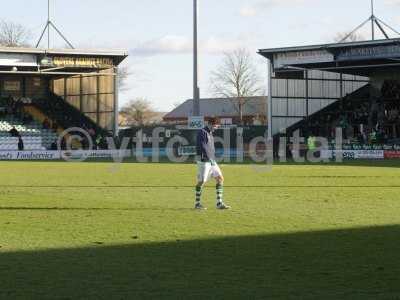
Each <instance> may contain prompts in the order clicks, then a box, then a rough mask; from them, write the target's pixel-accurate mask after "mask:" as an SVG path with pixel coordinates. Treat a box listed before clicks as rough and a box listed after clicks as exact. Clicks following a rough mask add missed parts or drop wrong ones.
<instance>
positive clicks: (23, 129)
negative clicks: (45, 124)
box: [0, 115, 57, 151]
mask: <svg viewBox="0 0 400 300" xmlns="http://www.w3.org/2000/svg"><path fill="white" fill-rule="evenodd" d="M12 128H15V129H16V130H17V131H18V134H19V135H20V136H21V139H22V141H23V144H24V150H46V149H50V148H51V145H52V143H54V142H55V141H56V140H57V134H56V133H55V132H54V131H53V130H51V129H43V128H42V125H41V124H40V123H38V122H36V121H32V122H30V123H29V124H24V122H23V121H22V120H21V119H19V118H17V117H16V116H12V115H8V116H4V117H1V118H0V150H7V151H10V150H18V141H19V138H18V137H15V136H11V134H10V130H11V129H12Z"/></svg>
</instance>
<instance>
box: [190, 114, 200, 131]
mask: <svg viewBox="0 0 400 300" xmlns="http://www.w3.org/2000/svg"><path fill="white" fill-rule="evenodd" d="M188 121H189V122H188V129H192V130H197V129H202V128H203V127H204V117H197V116H196V117H194V116H191V117H189V120H188Z"/></svg>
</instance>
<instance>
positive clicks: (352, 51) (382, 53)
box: [336, 45, 400, 61]
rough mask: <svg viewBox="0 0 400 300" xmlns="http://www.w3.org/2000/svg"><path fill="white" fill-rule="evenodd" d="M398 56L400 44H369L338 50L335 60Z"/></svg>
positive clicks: (399, 55) (399, 54)
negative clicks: (367, 45)
mask: <svg viewBox="0 0 400 300" xmlns="http://www.w3.org/2000/svg"><path fill="white" fill-rule="evenodd" d="M391 57H400V45H391V46H369V47H358V48H349V49H344V50H342V51H340V52H339V54H338V55H337V57H336V59H337V60H339V61H340V60H341V61H344V60H355V59H374V58H391Z"/></svg>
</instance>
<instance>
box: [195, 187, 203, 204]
mask: <svg viewBox="0 0 400 300" xmlns="http://www.w3.org/2000/svg"><path fill="white" fill-rule="evenodd" d="M201 192H202V187H198V186H196V203H200V200H201Z"/></svg>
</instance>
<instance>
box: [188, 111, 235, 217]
mask: <svg viewBox="0 0 400 300" xmlns="http://www.w3.org/2000/svg"><path fill="white" fill-rule="evenodd" d="M218 126H219V120H218V119H217V118H212V119H211V120H210V121H209V122H208V125H207V126H206V127H204V128H203V129H201V130H199V132H198V133H197V145H196V148H197V157H198V161H197V185H196V204H195V209H199V210H202V209H206V208H205V207H204V206H203V205H202V204H201V193H202V191H203V187H204V185H205V183H206V182H207V181H208V180H210V179H211V177H212V178H214V179H215V181H216V192H217V209H221V210H222V209H229V208H230V206H228V205H226V204H225V203H224V202H223V193H224V177H223V176H222V172H221V169H220V168H219V166H218V164H217V162H216V160H215V147H214V137H213V131H214V130H215V129H217V128H218Z"/></svg>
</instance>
